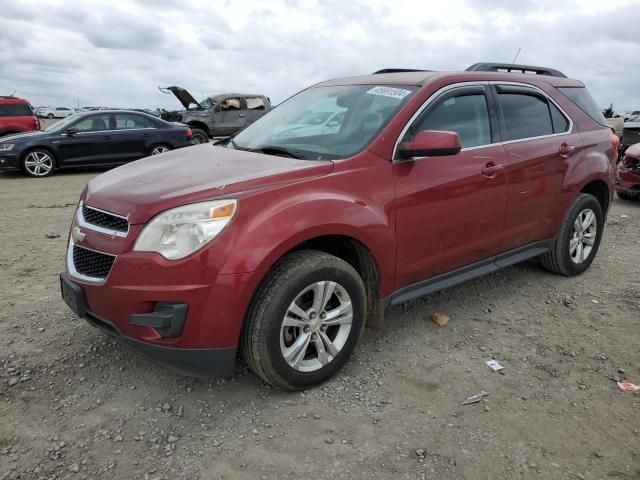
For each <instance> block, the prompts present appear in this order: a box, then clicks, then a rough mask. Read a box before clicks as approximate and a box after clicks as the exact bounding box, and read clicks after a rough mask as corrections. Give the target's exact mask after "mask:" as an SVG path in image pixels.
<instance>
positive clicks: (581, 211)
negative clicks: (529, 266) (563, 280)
mask: <svg viewBox="0 0 640 480" xmlns="http://www.w3.org/2000/svg"><path fill="white" fill-rule="evenodd" d="M603 230H604V216H603V214H602V207H601V206H600V202H598V200H597V199H596V198H595V197H594V196H593V195H589V194H587V193H581V194H579V195H578V197H577V198H576V199H575V201H574V202H573V205H572V206H571V208H570V209H569V213H568V214H567V217H566V219H565V221H564V224H563V225H562V228H561V229H560V233H559V235H558V236H557V237H556V239H555V240H554V242H553V245H552V247H551V248H550V249H549V251H548V252H547V253H545V254H544V255H543V256H542V265H543V266H544V267H545V268H546V269H547V270H550V271H552V272H554V273H558V274H560V275H565V276H567V277H570V276H573V275H579V274H581V273H582V272H584V271H585V270H586V269H587V268H589V266H590V265H591V262H593V259H594V258H595V256H596V253H597V251H598V247H599V246H600V240H601V239H602V232H603Z"/></svg>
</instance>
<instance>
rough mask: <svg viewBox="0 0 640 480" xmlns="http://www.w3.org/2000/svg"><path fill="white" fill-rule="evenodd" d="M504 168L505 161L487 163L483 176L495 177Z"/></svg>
mask: <svg viewBox="0 0 640 480" xmlns="http://www.w3.org/2000/svg"><path fill="white" fill-rule="evenodd" d="M502 170H504V163H498V164H496V163H493V162H489V163H487V164H486V165H485V166H484V168H483V169H482V176H483V177H487V178H495V176H496V175H498V173H500V172H501V171H502Z"/></svg>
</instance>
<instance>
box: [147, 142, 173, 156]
mask: <svg viewBox="0 0 640 480" xmlns="http://www.w3.org/2000/svg"><path fill="white" fill-rule="evenodd" d="M170 150H171V146H170V145H167V144H165V143H160V144H158V145H154V146H153V147H151V148H150V149H149V156H152V155H160V154H161V153H166V152H168V151H170Z"/></svg>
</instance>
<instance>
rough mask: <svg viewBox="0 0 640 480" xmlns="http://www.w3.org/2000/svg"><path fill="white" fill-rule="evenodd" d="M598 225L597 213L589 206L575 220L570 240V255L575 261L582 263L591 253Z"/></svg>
mask: <svg viewBox="0 0 640 480" xmlns="http://www.w3.org/2000/svg"><path fill="white" fill-rule="evenodd" d="M597 227H598V222H597V220H596V214H595V213H594V212H593V210H591V209H589V208H587V209H585V210H582V211H581V212H580V213H579V214H578V216H577V217H576V219H575V220H574V222H573V235H572V236H571V239H570V240H569V256H570V257H571V260H572V261H573V262H574V263H576V264H580V263H582V262H584V261H585V260H586V259H587V258H589V255H591V251H592V250H593V246H594V244H595V241H596V236H597V232H598V228H597Z"/></svg>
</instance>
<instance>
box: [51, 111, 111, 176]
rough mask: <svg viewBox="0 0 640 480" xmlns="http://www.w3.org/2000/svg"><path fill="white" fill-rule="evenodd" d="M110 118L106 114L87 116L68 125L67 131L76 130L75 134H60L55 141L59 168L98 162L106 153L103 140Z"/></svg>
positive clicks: (107, 133) (107, 132) (107, 130)
mask: <svg viewBox="0 0 640 480" xmlns="http://www.w3.org/2000/svg"><path fill="white" fill-rule="evenodd" d="M110 117H111V114H108V113H101V114H96V115H89V116H87V117H84V118H82V119H80V120H78V121H77V122H75V123H72V124H71V125H69V127H68V128H67V130H69V129H76V130H77V132H76V133H74V134H72V135H69V134H67V133H66V131H65V132H62V133H60V138H59V139H57V140H55V143H57V150H58V157H59V158H58V161H59V162H60V166H73V165H80V164H83V165H84V164H93V163H98V162H100V160H101V159H102V158H104V156H105V155H106V154H107V153H108V152H107V151H106V147H105V138H106V137H107V136H108V135H109V120H110Z"/></svg>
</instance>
